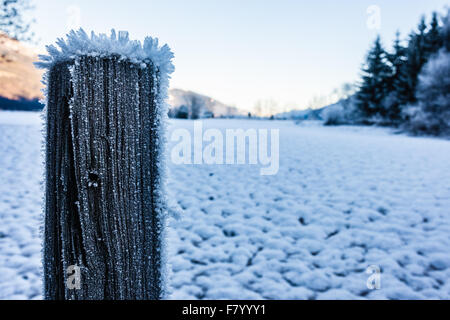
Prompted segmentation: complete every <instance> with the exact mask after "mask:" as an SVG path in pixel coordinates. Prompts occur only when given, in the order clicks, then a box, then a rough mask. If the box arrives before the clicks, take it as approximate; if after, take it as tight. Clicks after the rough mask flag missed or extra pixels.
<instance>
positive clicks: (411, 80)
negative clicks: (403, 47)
mask: <svg viewBox="0 0 450 320" xmlns="http://www.w3.org/2000/svg"><path fill="white" fill-rule="evenodd" d="M426 28H427V26H426V24H425V18H424V17H422V19H421V20H420V23H419V26H418V30H419V32H418V33H415V32H412V33H411V34H410V39H409V43H408V48H407V51H406V57H407V63H406V67H405V70H406V72H405V73H406V75H407V79H408V87H409V89H408V99H407V100H408V102H410V103H414V102H416V97H415V91H416V87H417V81H418V76H419V73H420V71H421V70H422V67H423V65H424V64H425V63H426V61H427V54H426V42H425V36H426V33H425V30H426Z"/></svg>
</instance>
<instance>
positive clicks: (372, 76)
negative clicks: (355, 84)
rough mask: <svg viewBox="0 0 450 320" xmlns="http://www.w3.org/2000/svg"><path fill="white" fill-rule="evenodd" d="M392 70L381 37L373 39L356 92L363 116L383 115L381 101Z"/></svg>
mask: <svg viewBox="0 0 450 320" xmlns="http://www.w3.org/2000/svg"><path fill="white" fill-rule="evenodd" d="M391 74H392V70H391V68H390V67H389V65H388V64H387V53H386V51H385V50H384V48H383V46H382V44H381V39H380V37H379V36H378V37H377V38H376V39H375V42H374V44H373V47H372V49H371V50H370V51H369V53H368V55H367V58H366V63H365V66H364V67H363V69H362V83H361V84H360V87H359V91H358V93H357V94H356V98H357V99H356V100H357V102H356V103H357V107H358V109H359V111H360V112H361V114H362V115H363V117H366V118H367V119H369V120H370V118H372V117H375V116H381V117H384V116H385V112H384V111H385V110H384V108H383V107H382V102H383V100H384V98H385V97H386V95H387V93H388V89H389V88H388V83H389V78H390V77H391Z"/></svg>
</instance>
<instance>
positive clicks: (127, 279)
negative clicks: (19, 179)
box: [44, 56, 164, 299]
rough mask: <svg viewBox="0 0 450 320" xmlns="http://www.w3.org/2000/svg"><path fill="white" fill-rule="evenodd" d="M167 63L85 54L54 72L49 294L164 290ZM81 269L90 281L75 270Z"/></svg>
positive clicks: (154, 293)
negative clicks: (77, 279)
mask: <svg viewBox="0 0 450 320" xmlns="http://www.w3.org/2000/svg"><path fill="white" fill-rule="evenodd" d="M158 91H159V90H158V71H157V69H156V68H155V67H154V66H153V65H152V63H151V62H150V61H149V62H147V63H146V65H144V66H142V65H140V64H134V63H132V62H130V61H128V60H121V59H120V58H119V57H118V56H110V57H107V58H99V57H89V56H81V57H78V58H76V59H75V60H74V61H72V62H67V63H59V64H56V65H55V66H53V67H52V68H51V70H50V72H49V79H48V104H47V146H46V199H45V228H44V238H45V239H44V287H45V288H44V290H45V292H44V294H45V298H46V299H160V298H161V297H162V289H161V287H162V285H161V281H162V280H161V267H162V266H161V264H162V259H161V242H162V239H161V237H162V228H163V226H164V223H163V217H162V214H163V213H162V212H161V210H160V206H158V201H160V199H158V195H159V194H160V193H159V192H157V191H158V188H160V184H161V176H160V175H161V173H160V169H159V168H160V166H158V161H159V159H160V155H159V152H160V151H159V150H160V148H159V146H158V145H157V144H158V142H159V141H160V140H161V139H159V137H158V135H159V134H160V132H159V128H160V123H159V121H160V119H159V117H158V113H159V112H160V110H158V108H159V107H158V103H157V101H158V99H157V94H158ZM70 265H77V266H79V267H80V268H81V288H80V289H79V290H77V289H68V288H67V287H66V279H67V274H66V270H67V268H68V267H69V266H70Z"/></svg>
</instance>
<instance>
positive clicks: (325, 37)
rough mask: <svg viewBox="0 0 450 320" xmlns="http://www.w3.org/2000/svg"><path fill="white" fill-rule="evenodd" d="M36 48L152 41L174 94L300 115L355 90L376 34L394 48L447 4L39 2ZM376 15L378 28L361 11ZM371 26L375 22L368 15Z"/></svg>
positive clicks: (398, 0) (419, 0) (405, 0)
mask: <svg viewBox="0 0 450 320" xmlns="http://www.w3.org/2000/svg"><path fill="white" fill-rule="evenodd" d="M34 4H35V7H36V8H35V11H34V16H35V18H36V20H37V21H36V24H35V32H36V34H37V36H38V37H39V38H40V45H41V46H42V45H44V44H49V43H53V42H54V41H55V39H56V38H57V37H62V36H63V35H65V34H66V33H67V31H68V28H69V27H76V26H78V25H81V27H83V28H84V29H85V30H86V31H91V30H94V31H96V32H106V33H109V31H110V29H111V28H115V29H116V30H127V31H129V32H130V38H133V39H140V40H142V39H143V38H144V37H145V36H146V35H151V36H156V37H158V38H159V39H160V41H162V42H163V43H168V44H169V45H170V47H171V48H172V50H173V51H174V53H175V60H174V62H175V67H176V71H175V73H174V74H173V79H172V82H171V85H172V87H174V88H181V89H187V90H193V91H197V92H200V93H203V94H206V95H210V96H212V97H214V98H216V99H218V100H220V101H223V102H224V103H227V104H231V105H235V106H237V107H238V108H241V109H246V110H250V109H252V108H253V106H254V104H255V102H256V101H257V100H259V99H274V100H276V101H277V102H278V104H279V108H280V110H282V109H284V108H288V109H291V108H303V107H304V106H305V105H306V104H307V102H308V101H309V100H311V99H312V98H313V96H314V95H319V94H328V93H330V92H331V91H332V90H333V89H334V88H336V87H339V86H340V85H341V84H342V83H344V82H353V81H355V80H356V79H357V78H358V72H359V69H360V66H361V63H362V62H363V58H364V55H365V53H366V51H367V49H368V47H369V45H370V43H371V42H372V40H373V39H374V37H375V35H376V34H377V33H380V34H381V36H382V39H383V42H384V44H386V45H390V43H391V41H392V39H393V37H394V34H395V31H396V30H397V29H399V30H400V31H401V32H402V35H403V36H405V37H406V35H407V33H409V31H410V30H411V28H414V27H415V26H416V24H417V22H418V20H419V18H420V16H421V15H422V14H426V15H427V16H428V17H429V16H430V13H431V12H432V11H433V10H437V11H440V12H442V11H443V9H444V8H445V6H446V5H448V4H449V2H448V1H444V0H426V1H424V0H395V1H392V0H391V1H388V0H383V1H374V0H372V1H366V0H352V1H350V0H341V1H335V0H315V1H301V0H277V1H275V0H273V1H272V0H264V1H262V0H221V1H214V0H142V1H138V0H128V1H126V0H125V1H124V0H121V1H114V0H110V1H106V0H71V1H65V0H35V1H34ZM371 5H377V6H378V7H379V8H380V13H381V16H380V17H381V20H380V22H381V23H380V29H379V30H376V29H370V28H368V27H367V20H368V17H369V16H370V15H368V14H367V8H368V7H369V6H371ZM371 16H372V17H374V15H373V14H372V15H371Z"/></svg>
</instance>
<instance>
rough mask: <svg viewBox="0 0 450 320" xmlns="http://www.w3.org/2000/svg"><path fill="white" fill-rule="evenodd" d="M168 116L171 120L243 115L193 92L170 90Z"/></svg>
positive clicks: (233, 108) (232, 108) (235, 109)
mask: <svg viewBox="0 0 450 320" xmlns="http://www.w3.org/2000/svg"><path fill="white" fill-rule="evenodd" d="M169 104H170V105H171V110H170V112H169V116H171V117H173V118H189V119H196V118H211V117H233V116H239V115H243V114H244V113H243V112H242V111H240V110H239V109H237V108H235V107H231V106H227V105H225V104H223V103H222V102H220V101H217V100H215V99H213V98H211V97H208V96H205V95H201V94H199V93H196V92H193V91H185V90H181V89H171V90H170V91H169Z"/></svg>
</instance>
